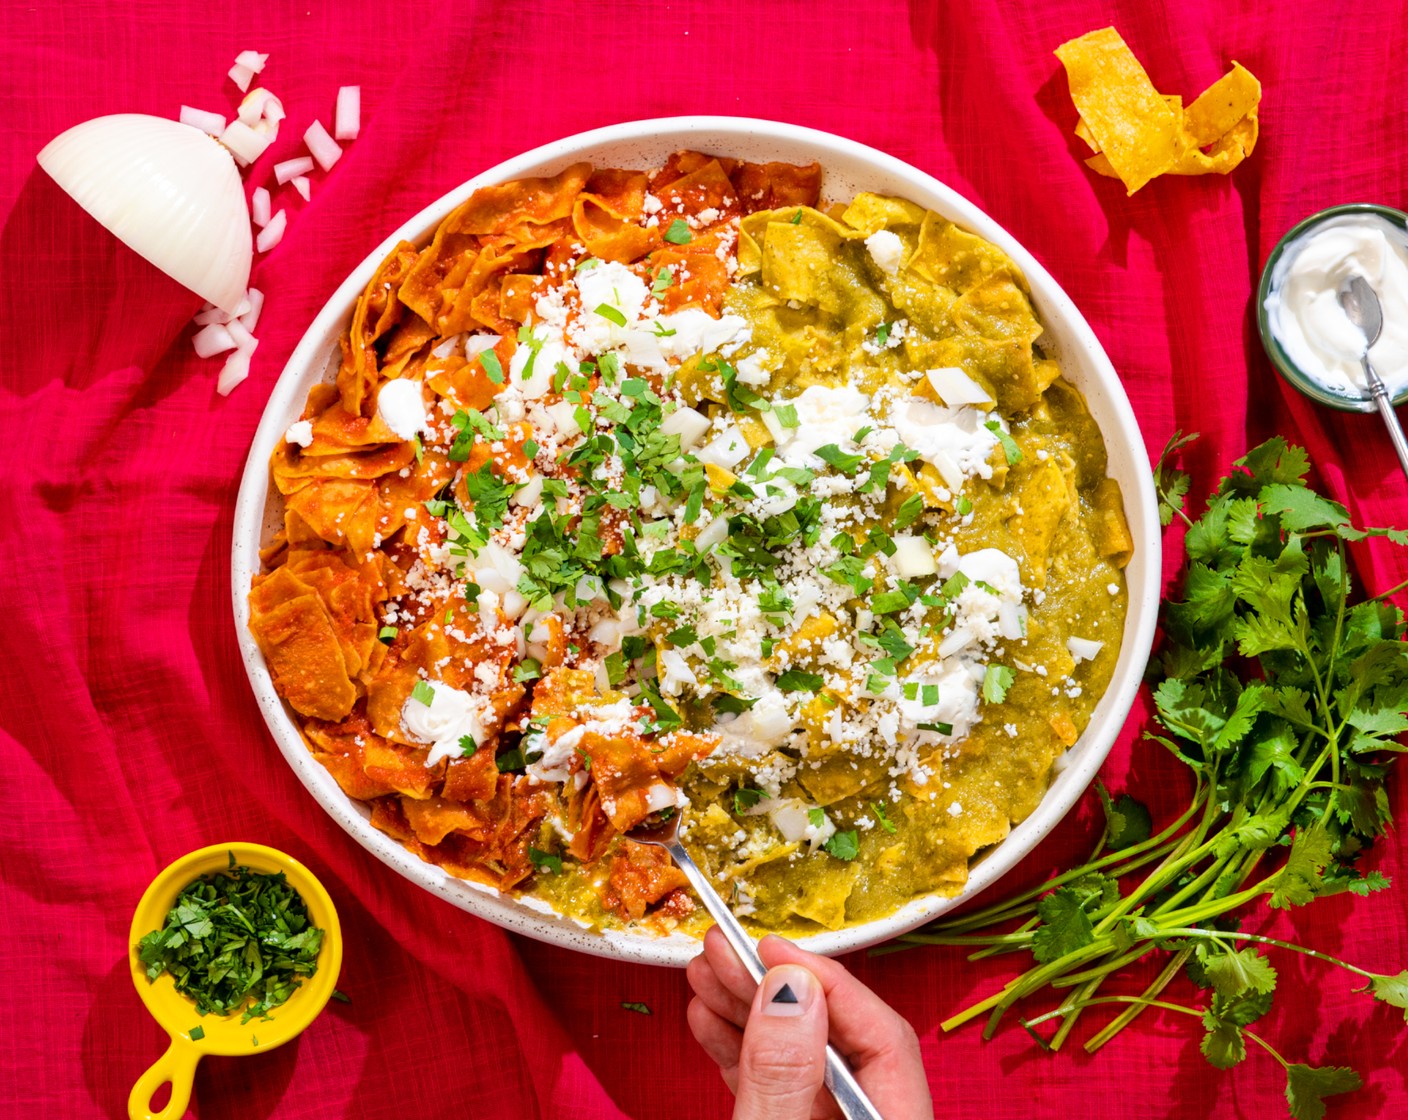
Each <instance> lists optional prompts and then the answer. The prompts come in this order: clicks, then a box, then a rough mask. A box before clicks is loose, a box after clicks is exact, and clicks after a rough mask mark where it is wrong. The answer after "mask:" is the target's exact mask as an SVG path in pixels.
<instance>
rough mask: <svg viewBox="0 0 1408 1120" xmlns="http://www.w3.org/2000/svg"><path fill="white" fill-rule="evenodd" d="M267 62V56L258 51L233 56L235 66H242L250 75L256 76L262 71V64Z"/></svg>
mask: <svg viewBox="0 0 1408 1120" xmlns="http://www.w3.org/2000/svg"><path fill="white" fill-rule="evenodd" d="M268 61H269V56H268V55H267V54H260V53H259V52H258V51H240V53H239V54H237V55H235V65H236V66H243V67H245V68H246V69H248V70H249V71H251V72H252V73H255V74H258V73H260V72H261V71H262V70H263V69H264V64H265V63H266V62H268Z"/></svg>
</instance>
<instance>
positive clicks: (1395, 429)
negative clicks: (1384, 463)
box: [1364, 357, 1408, 477]
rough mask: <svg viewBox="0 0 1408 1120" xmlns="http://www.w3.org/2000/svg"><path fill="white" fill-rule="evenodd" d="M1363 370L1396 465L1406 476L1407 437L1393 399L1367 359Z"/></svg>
mask: <svg viewBox="0 0 1408 1120" xmlns="http://www.w3.org/2000/svg"><path fill="white" fill-rule="evenodd" d="M1364 372H1365V373H1367V374H1368V375H1369V395H1370V396H1372V397H1373V398H1374V404H1375V405H1376V406H1378V409H1379V415H1380V416H1382V417H1383V419H1384V427H1386V428H1387V429H1388V438H1389V440H1390V441H1391V442H1392V443H1393V449H1394V451H1396V452H1397V453H1398V465H1399V466H1401V467H1402V468H1403V474H1404V476H1405V477H1408V438H1405V437H1404V435H1403V426H1402V425H1401V424H1400V423H1399V422H1398V413H1396V412H1395V411H1394V409H1393V401H1391V400H1390V399H1389V395H1388V386H1387V385H1385V384H1384V380H1383V378H1382V377H1380V376H1379V373H1378V371H1377V370H1376V369H1374V367H1373V366H1372V365H1370V364H1369V359H1368V358H1367V357H1365V359H1364Z"/></svg>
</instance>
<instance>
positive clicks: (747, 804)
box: [733, 786, 763, 817]
mask: <svg viewBox="0 0 1408 1120" xmlns="http://www.w3.org/2000/svg"><path fill="white" fill-rule="evenodd" d="M762 799H763V791H762V790H760V789H749V788H748V787H747V786H739V787H738V788H737V789H736V790H734V791H733V811H734V812H735V813H736V814H738V816H740V817H741V816H743V815H744V814H745V813H746V812H747V811H748V810H749V809H752V808H754V807H756V806H757V804H758V802H760V801H762Z"/></svg>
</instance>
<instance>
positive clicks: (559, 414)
mask: <svg viewBox="0 0 1408 1120" xmlns="http://www.w3.org/2000/svg"><path fill="white" fill-rule="evenodd" d="M543 411H544V412H546V413H547V414H548V416H550V417H551V418H552V422H553V424H555V425H556V426H557V430H558V433H559V434H561V435H564V436H575V435H576V434H577V433H578V432H580V431H581V430H582V429H581V428H579V427H578V426H577V417H576V411H577V409H576V406H574V405H573V404H572V402H571V401H556V402H554V403H553V404H550V405H548V406H547V407H546V408H544V410H543Z"/></svg>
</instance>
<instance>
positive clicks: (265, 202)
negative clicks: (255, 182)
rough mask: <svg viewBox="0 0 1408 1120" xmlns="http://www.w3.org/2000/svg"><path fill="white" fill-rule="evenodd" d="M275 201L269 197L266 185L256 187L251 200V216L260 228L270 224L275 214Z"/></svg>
mask: <svg viewBox="0 0 1408 1120" xmlns="http://www.w3.org/2000/svg"><path fill="white" fill-rule="evenodd" d="M273 213H274V210H273V203H272V202H271V201H270V198H269V191H268V189H267V188H265V187H255V188H254V194H253V195H252V196H251V197H250V200H249V217H250V220H251V221H253V222H254V224H255V225H257V226H258V227H259V228H260V229H263V228H264V227H265V226H267V225H268V224H269V219H270V218H271V217H272V216H273Z"/></svg>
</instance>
